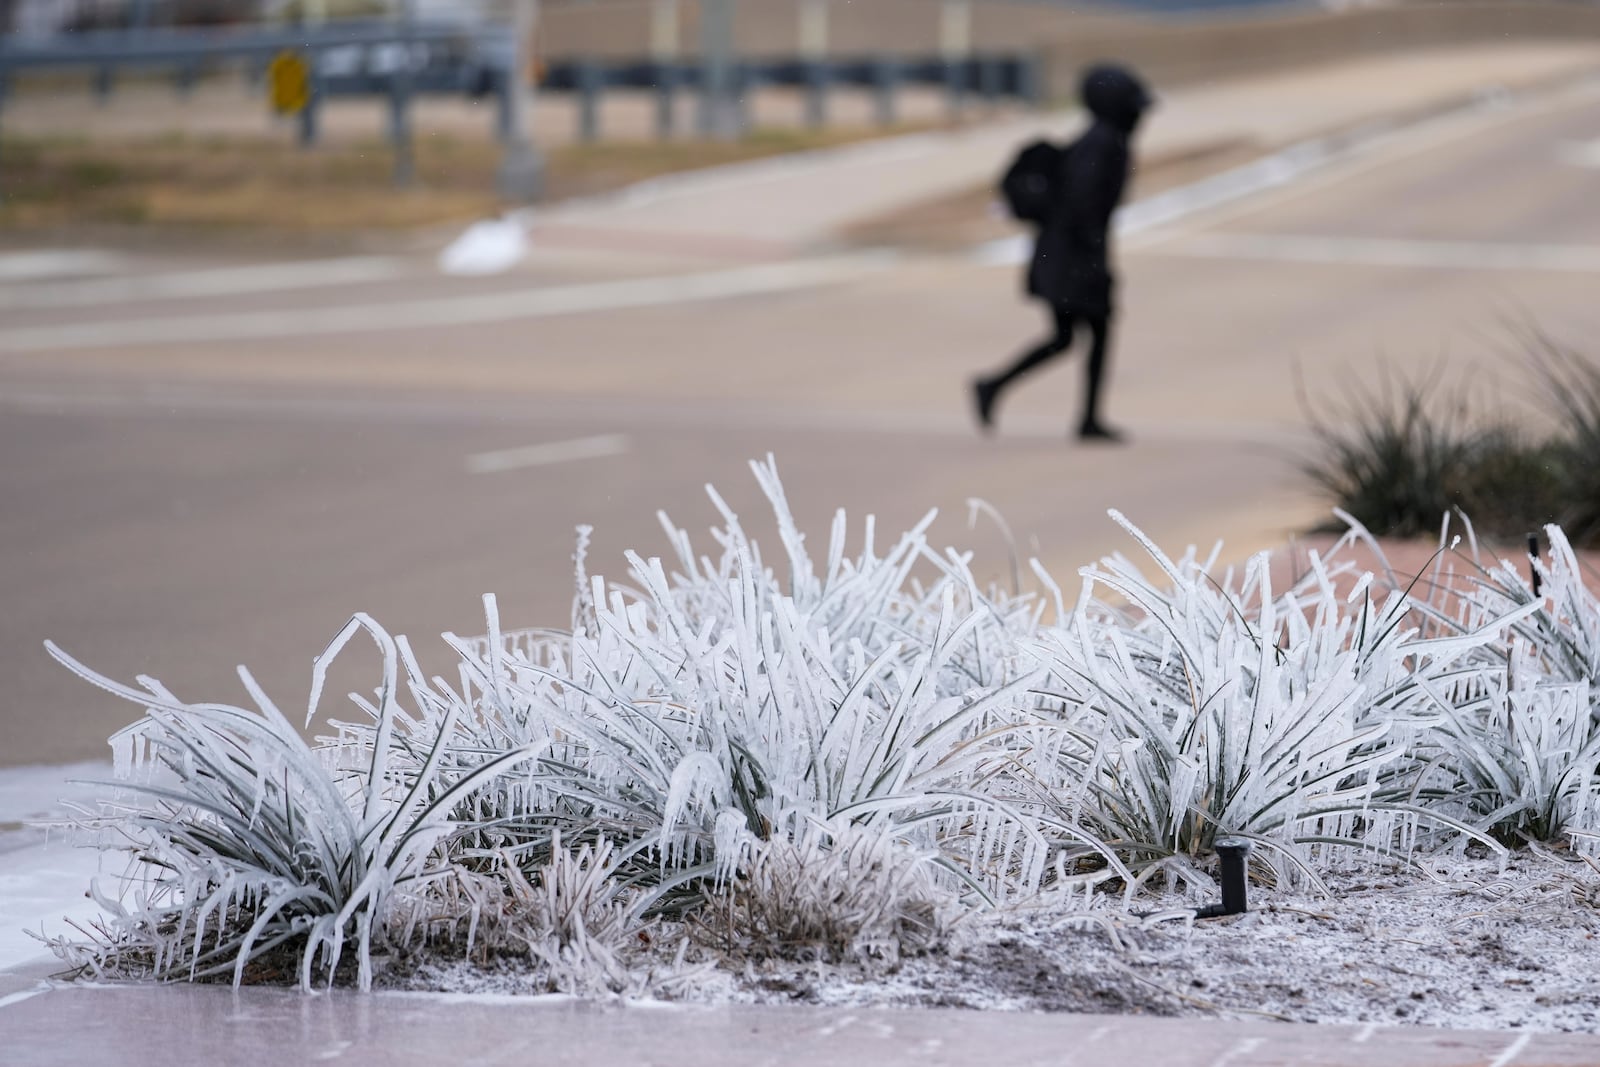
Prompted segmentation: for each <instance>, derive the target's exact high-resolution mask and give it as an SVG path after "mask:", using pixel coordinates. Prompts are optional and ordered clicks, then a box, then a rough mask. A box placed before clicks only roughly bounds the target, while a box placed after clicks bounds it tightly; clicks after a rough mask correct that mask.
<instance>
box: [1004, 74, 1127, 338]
mask: <svg viewBox="0 0 1600 1067" xmlns="http://www.w3.org/2000/svg"><path fill="white" fill-rule="evenodd" d="M1150 102H1151V101H1150V94H1149V92H1148V91H1147V90H1146V89H1145V87H1144V85H1143V84H1142V83H1141V82H1140V81H1139V79H1138V78H1137V77H1135V76H1134V75H1133V74H1132V73H1130V72H1129V71H1126V70H1124V69H1122V68H1121V67H1115V66H1100V67H1095V68H1093V69H1091V70H1090V71H1089V72H1088V73H1087V74H1086V75H1084V79H1083V103H1084V106H1085V107H1087V108H1088V110H1089V113H1090V114H1091V115H1092V116H1094V122H1093V123H1092V124H1091V125H1090V127H1089V129H1088V130H1086V131H1085V132H1084V134H1083V136H1082V137H1079V138H1078V140H1077V141H1075V142H1073V144H1072V145H1070V146H1069V147H1068V148H1067V150H1066V151H1065V152H1064V153H1063V154H1062V164H1061V166H1062V174H1061V181H1060V182H1059V186H1058V187H1059V189H1060V190H1061V194H1060V202H1059V204H1058V206H1057V208H1056V210H1055V211H1054V212H1053V213H1052V214H1051V216H1050V217H1049V218H1048V219H1047V220H1046V221H1045V223H1044V225H1043V227H1041V229H1040V231H1039V240H1038V243H1037V244H1036V245H1035V247H1034V252H1033V265H1032V266H1031V267H1030V268H1029V270H1028V292H1029V293H1030V294H1032V295H1033V296H1037V297H1039V298H1040V299H1042V300H1046V301H1049V302H1050V303H1051V304H1054V305H1056V306H1058V307H1060V308H1062V309H1063V310H1066V311H1069V312H1073V313H1075V314H1079V315H1086V316H1092V317H1106V316H1109V315H1110V314H1111V309H1112V299H1111V289H1112V278H1111V264H1110V261H1109V244H1110V241H1109V232H1110V229H1111V213H1112V212H1113V211H1115V210H1116V207H1117V204H1118V203H1119V202H1120V201H1121V200H1122V192H1123V187H1124V186H1125V185H1126V184H1127V180H1128V168H1129V164H1130V160H1131V157H1130V155H1129V151H1128V139H1129V137H1130V136H1131V135H1132V134H1133V131H1134V129H1135V128H1137V127H1138V125H1139V119H1140V118H1141V117H1142V116H1143V115H1144V113H1145V111H1146V110H1147V109H1148V108H1149V107H1150Z"/></svg>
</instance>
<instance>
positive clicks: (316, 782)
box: [48, 616, 527, 989]
mask: <svg viewBox="0 0 1600 1067" xmlns="http://www.w3.org/2000/svg"><path fill="white" fill-rule="evenodd" d="M362 628H364V629H366V630H367V631H368V632H370V633H371V634H372V635H373V637H374V638H375V639H376V640H377V641H378V644H379V647H380V649H381V650H382V651H383V653H384V664H385V677H384V681H383V685H382V688H381V689H380V690H379V692H378V703H377V705H375V706H374V708H373V710H374V712H375V713H376V714H377V715H378V716H380V724H379V728H378V729H377V730H376V732H375V734H374V736H373V741H372V744H371V745H370V747H369V748H368V749H367V751H366V752H365V757H366V764H365V766H364V767H363V768H362V769H361V771H360V772H359V774H358V775H357V776H356V777H354V778H353V779H350V780H341V777H340V776H339V775H338V774H336V771H335V767H334V761H333V760H332V759H330V758H329V757H330V756H331V755H332V754H334V752H335V751H336V750H327V749H322V750H318V749H313V748H311V747H310V746H308V745H307V743H306V742H305V741H304V740H303V739H302V738H301V736H300V734H299V733H298V732H297V731H296V730H295V729H294V727H293V726H292V725H291V724H290V723H289V721H288V720H287V719H286V718H285V717H284V716H283V714H282V713H281V712H280V711H279V710H278V709H277V707H276V706H275V705H274V704H273V703H272V702H271V701H270V700H269V699H268V698H267V696H266V694H265V693H263V692H262V691H261V689H260V687H259V686H258V685H256V683H255V681H254V680H253V679H252V678H251V676H250V674H249V673H248V671H246V670H244V669H243V668H241V669H240V672H239V676H240V679H241V680H242V681H243V682H244V685H245V687H246V689H247V690H248V691H249V693H250V695H251V697H252V699H254V701H255V702H256V705H257V710H256V711H253V712H252V711H248V710H245V709H243V708H236V707H228V706H226V705H221V704H190V703H186V702H184V701H182V700H179V699H178V698H177V697H176V696H174V695H173V694H172V693H171V692H170V691H168V690H167V689H166V687H164V686H163V685H162V684H161V683H160V682H158V681H156V680H155V679H152V678H143V677H141V678H140V679H139V682H140V684H141V685H143V686H144V689H143V690H142V691H141V690H137V689H132V688H129V687H126V686H123V685H120V684H119V683H117V682H114V681H112V680H110V679H108V678H105V677H102V676H100V675H98V674H95V673H94V672H93V671H90V670H89V669H88V668H86V667H84V666H83V665H82V664H80V663H78V662H77V661H76V660H74V659H72V658H71V657H70V656H68V655H67V654H66V653H65V652H63V651H61V650H60V649H59V648H57V647H56V646H55V645H54V644H50V645H49V646H48V647H49V649H50V652H51V654H52V655H53V656H55V658H56V659H57V660H59V661H60V662H61V663H62V664H64V665H65V666H66V667H68V668H69V669H70V670H72V671H74V672H75V673H77V674H78V675H80V676H81V677H83V678H85V679H87V680H88V681H90V682H93V683H94V684H96V685H98V686H100V687H101V688H103V689H105V690H106V691H108V692H110V693H112V694H114V695H116V696H119V697H122V698H124V699H126V700H129V701H132V702H134V703H136V704H139V705H142V706H143V707H144V708H145V715H144V718H142V719H141V720H139V721H138V722H137V723H135V724H133V725H132V726H130V727H128V728H126V729H124V730H123V731H121V732H120V733H118V734H117V735H116V736H115V737H113V738H112V746H113V748H114V749H115V751H116V753H117V770H118V778H119V782H120V784H121V785H122V786H123V788H124V790H125V793H124V795H123V796H122V797H121V798H119V799H118V800H116V801H113V802H109V803H108V804H106V805H105V806H104V807H103V808H102V810H101V811H99V812H98V813H96V814H93V815H91V816H89V817H88V818H87V820H86V821H87V823H88V824H89V825H90V826H91V827H93V828H97V829H100V830H109V831H113V832H115V833H117V834H120V835H121V836H122V837H123V838H124V839H125V845H124V846H123V847H125V848H126V849H127V851H129V852H130V853H132V854H133V856H134V857H135V858H136V859H137V861H138V865H137V867H136V874H135V876H134V877H133V878H131V879H130V882H129V884H128V885H126V886H124V887H123V890H124V891H123V893H121V894H119V895H118V897H116V898H111V897H105V896H101V895H99V893H98V891H97V899H98V900H99V902H100V903H101V905H102V906H103V907H104V908H105V910H106V913H107V916H108V917H107V919H106V920H105V921H104V922H103V923H102V924H101V927H100V929H99V930H98V931H97V935H98V936H96V937H93V938H91V941H90V942H89V943H87V944H80V945H70V944H67V943H65V942H60V943H58V944H57V945H56V946H55V947H57V949H58V951H60V953H61V954H62V955H63V957H64V958H66V959H67V960H68V961H69V962H72V963H75V964H78V965H81V966H84V967H87V968H89V969H91V970H94V971H97V972H107V971H121V972H126V971H128V970H130V969H133V970H142V971H145V972H146V973H148V974H149V975H151V976H152V977H155V978H158V979H163V980H166V979H185V978H186V979H189V980H195V979H201V978H210V977H214V976H218V975H223V974H228V973H230V972H231V974H232V978H233V982H234V984H235V985H237V984H239V983H240V982H241V981H242V980H243V978H244V974H245V969H246V967H247V966H248V965H249V964H250V963H251V962H252V961H256V960H259V959H262V958H264V957H267V956H269V955H271V954H272V953H274V952H275V951H278V950H284V951H289V952H294V953H298V956H299V962H298V973H299V984H300V986H301V988H305V989H309V988H310V986H311V981H312V975H313V973H314V972H316V971H317V970H318V962H319V960H320V963H321V967H320V970H321V971H322V972H323V973H325V974H326V975H327V976H328V977H329V979H330V980H331V979H332V977H333V975H334V973H335V972H336V971H337V969H338V967H339V963H340V960H341V958H342V956H343V953H344V950H345V947H346V943H347V942H353V943H354V947H355V950H356V953H357V961H358V972H357V980H358V982H359V983H360V985H361V987H362V988H363V989H365V988H369V987H370V985H371V982H372V960H371V948H372V942H373V937H374V934H375V933H377V932H380V928H381V926H382V924H383V922H384V920H385V918H386V916H387V911H388V904H389V900H390V897H391V896H392V895H393V894H394V892H395V891H396V889H397V888H401V887H407V886H414V883H416V882H418V881H419V880H422V879H425V878H427V877H429V872H428V871H427V870H426V869H425V867H426V863H427V860H428V859H429V858H430V857H431V856H432V855H433V854H434V852H435V849H436V848H437V846H438V844H439V842H440V841H441V840H442V839H443V838H444V837H445V836H446V835H447V834H449V833H450V832H451V830H452V829H453V826H452V824H451V823H450V822H449V821H448V819H447V818H446V816H447V814H448V812H449V811H450V808H451V806H452V805H453V804H454V803H456V802H457V800H458V799H459V798H460V797H461V796H462V795H464V794H467V793H470V792H471V791H472V790H474V789H476V788H477V787H478V786H479V785H480V783H482V782H483V781H486V780H488V779H491V778H493V777H494V776H495V775H498V774H500V773H501V772H503V771H504V770H505V769H507V768H508V767H510V766H512V765H513V764H515V763H516V762H518V761H519V760H522V759H524V758H526V755H527V753H525V752H523V751H518V750H513V751H511V752H506V753H502V754H497V755H496V756H495V757H494V758H493V759H490V760H487V761H484V762H483V763H482V764H481V765H480V766H478V767H476V768H474V769H473V771H472V772H471V773H469V774H465V775H461V776H459V777H457V778H456V779H455V780H454V781H452V782H449V783H442V782H441V781H440V779H439V775H438V770H439V756H440V755H441V752H440V750H439V748H438V746H435V747H434V749H433V750H431V751H430V752H428V753H427V758H426V759H425V761H424V762H423V763H422V764H421V765H420V766H419V767H416V768H415V769H414V771H413V773H411V774H410V775H409V776H408V780H407V779H401V778H399V777H397V776H395V775H394V774H392V773H391V771H390V760H391V757H392V755H393V754H394V748H395V746H394V743H393V742H394V728H395V722H396V720H397V719H398V718H401V717H402V714H403V713H402V712H401V711H400V709H399V706H398V704H397V701H396V697H397V695H398V694H397V677H396V670H397V663H398V661H399V658H400V657H399V655H398V652H399V649H398V648H397V646H396V645H395V643H394V641H392V640H391V639H390V637H389V635H388V634H387V633H385V632H384V631H383V630H382V629H381V628H380V627H378V626H377V624H376V623H373V622H372V621H371V620H370V619H368V618H366V617H365V616H357V617H356V618H355V619H353V620H352V621H351V623H350V625H349V626H347V627H346V628H345V629H344V631H343V632H341V634H340V635H339V637H338V638H337V639H336V640H335V642H334V644H333V646H332V647H331V648H330V650H329V652H328V653H326V654H325V656H324V658H323V659H321V660H319V661H318V664H317V677H318V680H319V681H320V678H321V676H322V673H323V671H324V670H325V669H326V666H327V663H328V660H329V659H331V658H332V656H334V655H336V654H337V652H338V650H339V649H340V648H342V647H343V645H344V643H345V642H346V641H348V640H349V638H350V637H351V636H352V635H354V634H355V633H356V632H358V630H360V629H362ZM407 658H408V659H409V656H408V657H407ZM315 708H316V695H315V693H314V694H313V697H312V708H311V710H312V712H314V711H315ZM308 722H309V716H308ZM129 892H131V893H132V895H133V901H132V903H131V904H129V903H127V899H126V898H127V895H128V893H129Z"/></svg>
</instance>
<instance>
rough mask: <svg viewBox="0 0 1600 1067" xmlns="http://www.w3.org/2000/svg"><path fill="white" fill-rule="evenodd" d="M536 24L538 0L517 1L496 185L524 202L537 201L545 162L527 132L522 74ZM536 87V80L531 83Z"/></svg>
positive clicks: (508, 196) (504, 192)
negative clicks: (503, 140)
mask: <svg viewBox="0 0 1600 1067" xmlns="http://www.w3.org/2000/svg"><path fill="white" fill-rule="evenodd" d="M538 24H539V0H517V3H516V6H515V8H514V19H513V22H512V26H511V40H512V46H511V62H510V65H509V67H508V69H507V72H506V81H507V82H508V83H509V86H508V90H507V94H506V100H507V111H508V115H507V123H506V124H507V127H508V129H509V132H510V137H509V138H508V139H507V141H506V151H505V158H504V159H502V160H501V162H500V173H499V175H498V178H497V181H496V185H497V186H498V188H499V191H500V195H501V196H502V197H504V198H505V199H506V200H511V201H522V202H527V201H530V200H535V199H537V198H538V196H539V194H540V193H541V192H543V191H544V160H542V159H541V158H540V157H539V152H538V150H537V149H536V148H535V147H534V144H533V141H532V139H531V138H530V137H529V136H528V131H527V128H526V127H527V106H526V105H527V103H528V101H527V100H526V98H525V95H524V94H526V93H527V92H528V87H527V86H526V85H524V84H523V74H524V71H525V70H526V69H527V61H528V59H529V58H530V57H529V52H528V49H529V47H530V46H531V45H532V43H533V33H534V30H535V28H536V27H537V26H538ZM534 84H535V85H537V84H538V82H537V80H535V82H534Z"/></svg>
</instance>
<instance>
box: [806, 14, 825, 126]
mask: <svg viewBox="0 0 1600 1067" xmlns="http://www.w3.org/2000/svg"><path fill="white" fill-rule="evenodd" d="M800 61H801V63H802V64H804V67H803V69H804V72H805V73H804V77H805V86H806V124H807V125H809V126H812V127H820V126H823V125H824V124H826V123H827V121H828V73H829V71H828V0H801V2H800Z"/></svg>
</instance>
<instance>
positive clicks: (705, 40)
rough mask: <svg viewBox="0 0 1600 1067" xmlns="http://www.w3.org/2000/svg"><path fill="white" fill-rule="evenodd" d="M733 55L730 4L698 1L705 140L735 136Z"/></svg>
mask: <svg viewBox="0 0 1600 1067" xmlns="http://www.w3.org/2000/svg"><path fill="white" fill-rule="evenodd" d="M733 51H734V30H733V0H701V2H700V63H701V69H700V132H701V133H702V134H704V135H705V136H707V137H719V138H723V139H726V140H732V139H733V138H735V137H737V136H738V135H739V130H740V124H739V116H738V114H737V109H738V102H737V101H736V100H735V99H734V93H735V87H734V85H733V78H734V71H733Z"/></svg>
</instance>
